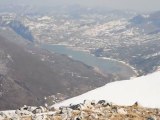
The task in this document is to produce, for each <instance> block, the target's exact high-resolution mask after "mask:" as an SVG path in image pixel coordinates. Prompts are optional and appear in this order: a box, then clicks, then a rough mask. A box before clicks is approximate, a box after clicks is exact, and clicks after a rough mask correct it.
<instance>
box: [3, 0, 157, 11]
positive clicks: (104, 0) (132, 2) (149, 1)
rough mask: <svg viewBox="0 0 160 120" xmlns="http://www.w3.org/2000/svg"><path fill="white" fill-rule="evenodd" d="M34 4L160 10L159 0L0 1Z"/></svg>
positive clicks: (4, 0)
mask: <svg viewBox="0 0 160 120" xmlns="http://www.w3.org/2000/svg"><path fill="white" fill-rule="evenodd" d="M8 3H15V4H36V5H52V4H53V5H68V4H80V5H85V6H88V7H91V6H105V7H109V8H115V9H133V10H138V11H155V10H160V0H0V4H3V5H4V4H8Z"/></svg>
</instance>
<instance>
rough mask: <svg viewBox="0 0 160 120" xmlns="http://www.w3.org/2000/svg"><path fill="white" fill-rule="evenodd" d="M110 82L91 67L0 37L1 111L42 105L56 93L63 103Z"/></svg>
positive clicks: (110, 79) (109, 79) (109, 77)
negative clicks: (48, 97) (45, 98)
mask: <svg viewBox="0 0 160 120" xmlns="http://www.w3.org/2000/svg"><path fill="white" fill-rule="evenodd" d="M8 35H9V34H8ZM75 73H76V74H75ZM110 81H112V76H110V75H108V77H104V76H102V75H101V74H99V73H96V72H95V71H94V70H93V69H92V67H89V66H86V65H84V64H82V63H80V62H78V61H73V60H71V59H70V58H68V57H66V56H63V55H58V54H52V53H50V52H48V51H45V50H42V49H40V48H37V47H34V46H32V45H28V44H23V43H21V42H18V41H17V40H16V39H14V38H13V39H12V40H8V39H6V38H4V37H2V36H0V106H1V108H0V109H2V110H4V109H16V108H18V107H20V106H23V105H24V104H26V105H42V104H44V103H45V101H44V97H45V96H46V97H47V96H50V95H55V96H56V95H57V94H59V93H60V94H61V96H60V97H61V99H66V98H69V97H73V96H76V95H79V94H82V93H84V92H86V91H88V90H91V89H94V88H96V87H98V86H102V85H103V84H104V83H107V82H110ZM56 97H57V96H56ZM57 99H59V98H57Z"/></svg>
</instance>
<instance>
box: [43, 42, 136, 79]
mask: <svg viewBox="0 0 160 120" xmlns="http://www.w3.org/2000/svg"><path fill="white" fill-rule="evenodd" d="M41 47H42V48H44V49H47V50H48V51H51V52H54V53H59V54H63V55H67V56H68V57H70V58H71V59H73V60H77V61H80V62H83V63H84V64H86V65H88V66H92V67H95V68H98V69H99V70H100V71H101V72H102V73H103V74H107V73H110V74H113V75H117V76H119V77H120V78H121V79H129V78H130V77H133V76H135V75H136V74H135V71H134V70H133V69H132V68H131V67H130V66H128V65H126V64H124V63H122V62H119V61H115V60H109V59H103V58H99V57H96V56H93V55H91V54H89V53H87V52H84V51H78V50H74V49H73V48H71V47H67V46H65V45H49V44H43V45H41Z"/></svg>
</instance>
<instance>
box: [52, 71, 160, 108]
mask: <svg viewBox="0 0 160 120" xmlns="http://www.w3.org/2000/svg"><path fill="white" fill-rule="evenodd" d="M84 100H95V101H99V100H107V101H108V102H112V103H115V104H118V105H133V104H134V103H135V102H138V103H139V104H140V105H142V106H144V107H151V108H160V102H159V101H160V71H157V72H155V73H152V74H149V75H146V76H142V77H138V78H134V79H132V80H124V81H118V82H113V83H109V84H106V85H105V86H103V87H100V88H97V89H95V90H92V91H89V92H87V93H85V94H82V95H80V96H77V97H74V98H71V99H68V100H65V101H63V102H61V103H57V104H55V105H53V106H52V107H55V108H57V107H60V106H68V105H70V104H79V103H83V101H84Z"/></svg>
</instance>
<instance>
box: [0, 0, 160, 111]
mask: <svg viewBox="0 0 160 120" xmlns="http://www.w3.org/2000/svg"><path fill="white" fill-rule="evenodd" d="M23 1H24V0H23ZM23 1H18V0H17V4H15V3H13V2H11V1H10V0H7V1H2V2H0V110H14V109H18V108H19V107H22V106H23V105H28V106H45V107H46V108H50V106H52V105H54V104H55V106H56V103H59V102H61V101H63V100H66V99H69V98H71V97H75V96H78V95H81V94H84V93H86V92H88V91H90V90H93V89H95V88H98V87H101V86H104V85H105V84H107V85H112V83H110V82H115V81H122V80H131V81H132V79H133V78H135V77H139V76H143V75H148V74H152V73H154V72H156V75H157V76H158V74H159V72H157V71H159V69H160V10H159V9H158V7H157V5H155V7H154V8H153V7H151V5H150V4H149V2H148V3H147V4H146V6H145V7H144V8H143V9H140V6H142V3H143V1H141V2H142V3H141V2H140V3H139V5H137V1H135V2H133V3H134V4H133V6H132V7H130V8H131V9H128V6H131V5H129V3H128V6H126V5H121V4H120V5H117V6H114V4H112V2H109V1H106V2H104V1H103V0H102V1H103V2H102V1H101V3H99V2H98V1H97V0H94V1H93V3H92V4H91V5H89V4H88V3H86V4H85V2H84V1H82V2H74V1H72V0H70V1H69V0H68V1H66V2H63V1H59V2H58V1H54V2H55V4H53V3H54V2H51V1H49V0H48V1H46V3H45V4H44V5H43V4H42V3H43V2H42V1H39V3H38V2H36V1H34V2H31V1H28V2H27V1H26V2H23ZM71 1H72V2H71ZM121 1H125V0H121ZM49 3H50V4H49ZM51 3H52V4H51ZM103 3H105V5H103ZM106 3H108V4H110V7H109V6H108V5H107V4H106ZM131 3H132V2H131ZM96 4H97V5H96ZM126 4H127V3H126ZM152 4H155V3H152ZM136 5H137V6H136ZM116 7H117V9H116ZM147 7H148V9H147ZM122 8H123V9H122ZM151 76H152V75H151ZM140 78H143V77H140ZM144 78H145V77H144ZM146 78H147V77H146ZM135 79H136V78H135ZM147 79H148V78H147ZM155 81H157V79H156V80H155ZM108 83H110V84H108ZM117 83H118V82H117ZM122 83H123V81H122ZM143 83H144V82H143ZM157 84H158V83H157ZM115 89H116V88H115ZM109 92H111V95H112V92H114V90H113V89H112V90H111V91H109ZM88 93H90V92H88ZM122 94H123V93H122ZM87 96H89V95H88V94H87ZM149 97H150V96H149ZM102 98H103V97H102ZM104 98H105V97H104ZM77 99H78V98H77ZM80 99H83V98H80ZM71 100H72V99H71ZM135 102H136V101H135ZM62 103H63V102H62ZM75 103H77V102H75ZM58 105H59V104H58ZM147 107H148V106H147ZM149 107H150V106H149Z"/></svg>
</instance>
